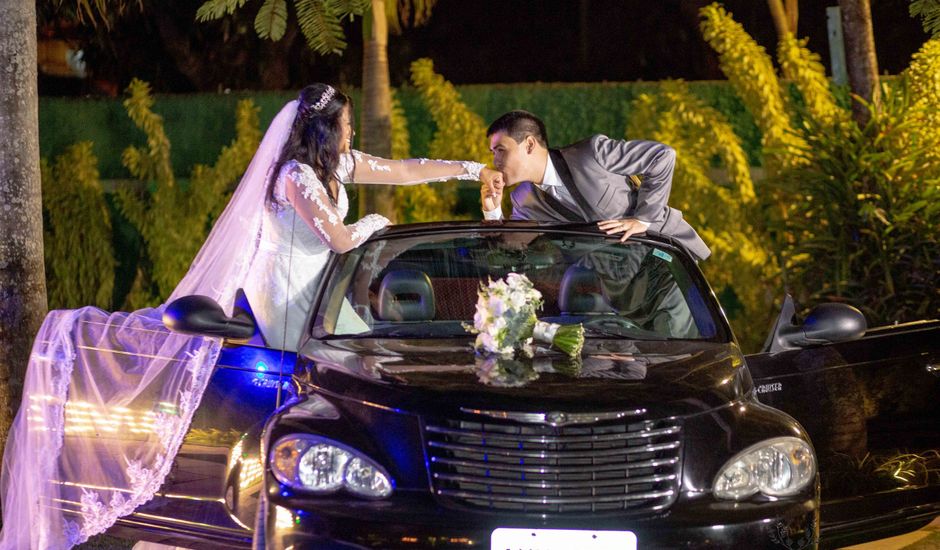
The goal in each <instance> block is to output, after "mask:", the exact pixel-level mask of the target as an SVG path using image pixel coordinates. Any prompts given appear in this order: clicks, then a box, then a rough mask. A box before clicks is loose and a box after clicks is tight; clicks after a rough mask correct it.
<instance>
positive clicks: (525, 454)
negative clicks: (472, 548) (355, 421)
mask: <svg viewBox="0 0 940 550" xmlns="http://www.w3.org/2000/svg"><path fill="white" fill-rule="evenodd" d="M428 446H430V447H436V448H438V449H447V450H450V451H466V452H472V453H481V454H488V455H499V456H510V457H519V458H597V457H606V456H624V455H629V454H636V453H648V452H653V451H664V450H669V449H678V448H679V442H678V441H671V442H669V443H660V444H656V445H642V446H641V445H638V446H636V447H618V448H616V449H589V450H585V451H580V452H579V451H572V452H568V451H525V450H519V451H516V450H512V449H500V448H497V447H487V446H477V445H452V444H450V443H442V442H440V441H428Z"/></svg>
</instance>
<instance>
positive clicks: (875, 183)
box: [700, 4, 940, 324]
mask: <svg viewBox="0 0 940 550" xmlns="http://www.w3.org/2000/svg"><path fill="white" fill-rule="evenodd" d="M702 13H703V17H704V21H703V23H702V30H703V33H704V34H705V36H706V40H708V41H709V43H710V44H712V46H713V47H714V48H715V49H716V50H717V51H718V52H719V55H720V57H721V63H722V69H723V70H724V71H725V74H726V75H727V76H728V79H729V81H731V83H732V85H733V87H734V88H735V90H737V92H738V94H739V95H740V96H741V97H742V98H743V100H744V104H745V105H747V107H748V109H749V110H750V111H751V112H752V114H753V115H754V117H755V119H757V120H758V126H759V127H760V128H761V130H762V132H763V133H764V138H763V146H764V156H765V158H767V157H772V158H775V161H774V162H773V163H772V164H771V165H770V167H771V168H772V169H771V170H770V171H769V172H770V177H769V178H768V181H766V182H762V183H761V184H760V185H758V198H759V199H760V202H762V203H763V204H764V212H765V214H764V215H765V216H766V220H767V221H766V223H767V224H768V226H769V228H770V232H769V233H768V235H777V236H778V238H776V239H775V240H774V241H773V242H775V243H776V246H777V254H778V256H779V259H780V262H781V267H783V268H784V273H785V274H787V278H786V280H784V281H782V283H784V286H786V287H787V288H788V290H789V291H790V292H792V293H794V294H795V295H796V296H797V299H798V300H799V301H800V302H801V303H802V304H804V305H806V306H809V305H812V304H814V303H816V302H819V301H826V300H839V301H845V302H849V303H852V304H853V305H855V306H857V307H859V308H860V309H862V310H863V311H864V312H865V313H866V315H867V317H868V320H869V323H871V324H881V323H888V322H892V321H896V320H898V321H908V320H915V319H918V318H922V317H925V316H931V315H935V314H936V312H937V311H938V310H940V290H938V288H937V278H938V274H940V254H938V253H937V251H938V250H940V247H938V244H940V243H938V240H940V236H938V230H937V227H940V152H938V151H940V114H938V112H940V81H938V79H937V75H938V74H940V40H936V39H935V40H931V41H929V42H928V43H927V44H925V45H924V47H923V48H922V49H921V51H920V52H918V53H917V54H916V55H915V56H914V59H913V62H912V63H911V66H910V68H909V69H908V70H907V71H905V74H904V75H903V76H902V78H901V79H900V81H899V82H898V83H897V84H896V85H894V86H886V85H883V87H882V88H883V96H884V100H883V105H882V107H881V108H880V109H877V110H876V109H870V110H871V120H870V121H869V122H868V123H867V124H866V125H865V126H864V127H859V126H858V125H857V124H856V123H855V122H854V121H853V120H852V118H851V115H850V112H849V111H848V108H847V106H846V105H844V104H842V103H840V102H839V101H837V100H836V99H835V97H834V96H833V94H832V92H831V89H830V87H829V85H828V82H827V81H826V79H825V74H824V72H823V68H822V66H821V65H820V64H819V61H818V56H817V55H815V54H813V53H812V52H809V51H808V50H807V49H806V47H805V42H803V41H797V40H795V39H794V38H793V37H790V36H786V37H784V39H783V40H782V42H781V44H780V47H779V49H778V54H779V57H780V64H781V67H782V70H783V72H784V75H785V76H787V77H788V78H790V79H792V81H793V82H794V84H795V88H796V91H797V94H796V99H798V100H799V101H795V102H791V103H790V104H789V112H784V111H782V108H783V105H784V104H783V103H782V102H780V101H778V98H779V97H780V96H781V95H782V94H781V89H780V85H779V81H778V80H777V78H776V75H775V74H774V73H773V68H772V66H771V65H770V62H769V58H767V57H766V55H764V54H763V51H762V50H759V48H758V47H757V46H756V44H755V43H754V41H753V40H752V39H751V38H750V37H749V36H747V34H746V33H744V31H743V29H741V28H740V25H738V24H737V23H735V22H734V21H733V20H732V19H731V16H730V14H728V13H727V12H725V11H724V10H723V9H722V8H720V7H718V6H717V5H716V4H713V5H711V6H708V7H706V8H703V10H702ZM795 120H799V121H800V123H799V124H798V125H795V124H792V123H791V121H795ZM780 136H783V137H784V139H780ZM700 162H701V161H700ZM770 204H775V208H773V209H770V208H767V206H768V205H770ZM771 214H773V215H771ZM767 275H768V274H767V273H766V272H765V273H764V276H765V279H764V280H765V282H768V283H770V284H774V283H775V278H774V277H768V276H767ZM778 284H779V283H778ZM735 290H737V289H735Z"/></svg>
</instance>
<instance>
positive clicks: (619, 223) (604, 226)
mask: <svg viewBox="0 0 940 550" xmlns="http://www.w3.org/2000/svg"><path fill="white" fill-rule="evenodd" d="M597 227H598V228H599V229H600V230H601V231H603V232H604V233H607V234H608V235H613V234H616V233H620V232H621V231H623V237H621V238H620V242H626V240H627V239H629V238H630V237H631V236H632V235H636V234H637V233H644V232H646V228H647V227H649V224H648V223H646V222H644V221H640V220H637V219H634V218H626V219H623V220H604V221H602V222H597Z"/></svg>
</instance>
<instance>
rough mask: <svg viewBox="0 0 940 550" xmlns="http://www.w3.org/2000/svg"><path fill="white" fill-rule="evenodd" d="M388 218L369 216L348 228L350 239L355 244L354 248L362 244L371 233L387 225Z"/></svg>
mask: <svg viewBox="0 0 940 550" xmlns="http://www.w3.org/2000/svg"><path fill="white" fill-rule="evenodd" d="M389 223H390V222H389V220H388V218H386V217H385V216H382V215H380V214H369V215H368V216H365V217H364V218H362V219H361V220H359V221H357V222H356V223H354V224H352V225H350V226H349V228H350V230H351V232H350V235H349V236H350V238H351V239H352V240H353V241H354V242H355V243H356V246H359V245H360V244H362V243H363V242H364V241H365V240H366V239H368V238H369V237H370V236H371V235H372V234H373V233H375V232H376V231H378V230H379V229H382V228H383V227H385V226H387V225H388V224H389Z"/></svg>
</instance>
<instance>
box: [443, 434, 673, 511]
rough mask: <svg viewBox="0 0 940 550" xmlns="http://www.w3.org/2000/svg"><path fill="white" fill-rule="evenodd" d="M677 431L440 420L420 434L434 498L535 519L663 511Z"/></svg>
mask: <svg viewBox="0 0 940 550" xmlns="http://www.w3.org/2000/svg"><path fill="white" fill-rule="evenodd" d="M681 432H682V429H681V426H680V424H679V423H677V422H675V421H665V420H635V421H633V422H630V423H627V422H625V421H624V420H617V421H610V422H600V423H594V424H581V425H574V426H564V427H551V426H548V425H544V424H521V423H515V422H489V421H487V422H476V421H467V420H445V421H439V422H434V423H429V424H427V425H426V426H425V435H426V441H427V446H428V458H429V461H430V468H431V471H430V474H431V480H432V484H433V488H434V491H435V493H436V494H438V495H440V496H444V497H450V498H454V499H457V500H458V501H461V502H463V503H465V504H468V505H471V506H476V507H483V508H490V509H494V510H515V511H519V512H533V513H584V512H599V511H629V512H635V513H648V512H654V511H657V510H662V509H664V508H666V507H668V506H669V505H670V504H671V503H672V502H673V501H674V500H675V498H676V495H677V494H678V490H679V472H680V456H681V454H680V451H681V442H682V433H681Z"/></svg>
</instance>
